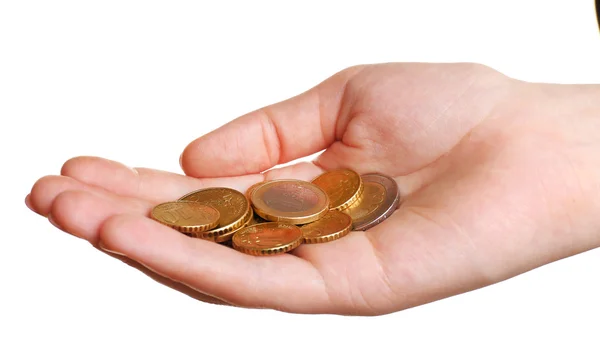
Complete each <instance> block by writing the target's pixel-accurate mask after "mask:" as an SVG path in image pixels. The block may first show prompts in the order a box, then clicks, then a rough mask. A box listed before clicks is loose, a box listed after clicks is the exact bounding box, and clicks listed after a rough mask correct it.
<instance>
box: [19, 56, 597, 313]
mask: <svg viewBox="0 0 600 339" xmlns="http://www.w3.org/2000/svg"><path fill="white" fill-rule="evenodd" d="M599 130H600V86H598V85H556V84H534V83H527V82H523V81H518V80H515V79H511V78H508V77H506V76H504V75H502V74H500V73H498V72H496V71H495V70H492V69H490V68H487V67H485V66H482V65H477V64H404V63H397V64H380V65H363V66H357V67H352V68H349V69H346V70H343V71H341V72H339V73H337V74H335V75H334V76H332V77H331V78H329V79H327V80H325V81H324V82H322V83H321V84H319V85H318V86H316V87H314V88H312V89H310V90H308V91H307V92H305V93H302V94H300V95H298V96H296V97H294V98H291V99H289V100H287V101H284V102H281V103H277V104H274V105H272V106H269V107H265V108H262V109H259V110H257V111H255V112H252V113H249V114H246V115H244V116H241V117H240V118H238V119H236V120H233V121H231V122H230V123H228V124H226V125H225V126H223V127H221V128H219V129H217V130H215V131H213V132H211V133H209V134H207V135H204V136H202V137H200V138H199V139H197V140H195V141H193V142H191V143H190V144H189V145H188V146H187V147H186V148H185V150H184V152H183V154H182V156H181V159H180V162H181V165H182V168H183V170H184V172H185V174H186V175H185V176H184V175H179V174H174V173H167V172H162V171H158V170H151V169H145V168H135V169H132V168H129V167H126V166H124V165H122V164H119V163H116V162H113V161H110V160H106V159H100V158H93V157H79V158H74V159H71V160H69V161H67V162H66V163H65V164H64V166H63V168H62V170H61V175H60V176H47V177H43V178H41V179H39V180H38V181H37V182H36V183H35V185H34V186H33V188H32V190H31V193H30V195H28V196H27V198H26V203H27V205H28V206H29V207H30V208H31V209H32V210H33V211H35V212H37V213H39V214H41V215H43V216H46V217H48V218H49V220H50V222H51V223H52V224H54V225H55V226H56V227H58V228H59V229H61V230H63V231H65V232H68V233H70V234H72V235H75V236H77V237H79V238H82V239H85V240H87V241H89V242H90V243H92V244H93V245H94V246H96V247H97V248H99V249H101V250H103V251H106V252H108V253H110V254H111V255H113V256H115V257H117V258H119V259H120V260H123V261H125V262H126V263H128V264H129V265H131V266H132V267H135V268H138V269H141V270H142V271H144V272H145V273H146V274H148V275H150V276H151V277H152V278H154V279H155V280H157V281H159V282H160V283H163V284H165V285H167V286H169V287H172V288H175V289H178V290H180V291H182V292H183V293H187V294H189V295H191V296H193V297H195V298H197V299H199V300H203V301H206V302H212V303H225V304H230V305H234V306H239V307H248V308H272V309H278V310H281V311H285V312H294V313H333V314H348V315H379V314H386V313H390V312H395V311H399V310H402V309H406V308H409V307H414V306H417V305H421V304H424V303H428V302H431V301H435V300H439V299H442V298H446V297H449V296H452V295H456V294H459V293H464V292H467V291H470V290H473V289H477V288H481V287H484V286H487V285H490V284H493V283H497V282H500V281H502V280H505V279H508V278H511V277H513V276H516V275H518V274H521V273H524V272H526V271H529V270H531V269H534V268H536V267H539V266H541V265H545V264H548V263H551V262H553V261H556V260H559V259H561V258H566V257H569V256H572V255H575V254H577V253H581V252H583V251H587V250H590V249H593V248H595V247H598V246H599V245H600V195H598V194H597V192H598V191H599V190H600V172H599V171H598V168H600V152H599V150H600V133H598V131H599ZM320 150H325V152H323V153H322V154H321V155H320V156H319V157H318V158H317V159H316V160H315V161H313V162H309V163H299V164H296V165H292V166H288V167H283V168H278V169H273V170H270V169H271V168H272V167H273V166H275V165H278V164H284V163H286V162H288V161H291V160H294V159H297V158H299V157H303V156H307V155H310V154H313V153H315V152H318V151H320ZM335 168H351V169H354V170H356V171H358V172H359V173H361V174H362V173H368V172H381V173H386V174H388V175H390V176H393V177H394V178H395V179H396V181H397V182H398V185H399V188H400V192H401V194H402V201H401V206H400V208H399V209H398V210H397V211H396V212H395V213H394V215H393V216H392V217H390V218H389V219H387V220H386V221H384V222H383V223H381V224H380V225H378V226H376V227H374V228H372V229H370V230H369V231H367V232H352V233H351V234H350V235H348V236H346V237H344V238H342V239H340V240H337V241H335V242H331V243H325V244H316V245H302V246H300V247H299V248H298V249H296V250H295V251H293V252H291V253H289V254H283V255H278V256H272V257H253V256H249V255H245V254H242V253H239V252H237V251H235V250H232V249H230V248H226V247H224V246H221V245H217V244H214V243H211V242H208V241H201V240H198V239H192V238H189V237H186V236H184V235H182V234H179V233H178V232H176V231H174V230H171V229H169V228H167V227H164V226H162V225H160V224H158V223H156V222H154V221H153V220H151V219H149V218H148V217H147V216H148V214H149V211H150V210H151V208H152V207H153V206H154V205H156V204H158V203H160V202H164V201H169V200H175V199H177V198H179V197H180V196H182V195H184V194H185V193H188V192H190V191H192V190H196V189H199V188H203V187H211V186H226V187H232V188H236V189H238V190H240V191H242V192H244V191H245V190H246V189H247V188H248V187H249V186H251V185H252V184H254V183H256V182H259V181H263V180H270V179H276V178H298V179H304V180H310V179H312V178H314V177H315V176H316V175H318V174H320V173H322V172H323V171H326V170H330V169H335ZM265 171H266V172H265ZM261 173H262V174H261Z"/></svg>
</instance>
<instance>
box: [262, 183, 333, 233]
mask: <svg viewBox="0 0 600 339" xmlns="http://www.w3.org/2000/svg"><path fill="white" fill-rule="evenodd" d="M250 200H251V202H252V206H253V207H254V211H255V212H256V214H258V215H259V216H260V217H261V218H263V219H265V220H269V221H277V222H286V223H290V224H295V225H300V224H307V223H310V222H313V221H315V220H318V219H319V218H321V217H322V216H323V215H325V214H326V213H327V211H328V210H329V198H328V197H327V193H325V192H324V191H323V190H322V189H321V188H319V187H318V186H316V185H314V184H312V183H309V182H306V181H301V180H291V179H286V180H273V181H268V182H265V183H264V184H262V185H260V186H258V187H257V188H256V189H255V190H254V191H253V192H252V195H251V197H250Z"/></svg>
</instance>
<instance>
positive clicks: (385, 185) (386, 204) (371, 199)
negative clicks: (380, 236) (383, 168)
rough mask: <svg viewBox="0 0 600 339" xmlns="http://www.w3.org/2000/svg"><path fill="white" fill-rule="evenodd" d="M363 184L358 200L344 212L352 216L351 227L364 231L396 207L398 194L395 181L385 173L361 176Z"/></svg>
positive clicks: (392, 211)
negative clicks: (363, 187) (362, 191)
mask: <svg viewBox="0 0 600 339" xmlns="http://www.w3.org/2000/svg"><path fill="white" fill-rule="evenodd" d="M362 180H363V182H364V185H365V189H364V193H363V194H362V197H361V198H360V200H359V201H358V202H357V203H355V204H353V205H352V206H350V207H349V208H348V209H347V210H345V211H344V212H345V213H348V215H350V217H352V229H353V230H355V231H366V230H368V229H370V228H372V227H374V226H375V225H377V224H379V223H381V222H382V221H384V220H385V219H387V218H388V217H389V216H391V215H392V214H393V213H394V211H395V210H396V209H397V208H398V204H399V201H400V195H399V191H398V185H397V184H396V181H395V180H394V179H393V178H391V177H388V176H386V175H382V174H377V173H372V174H365V175H363V176H362Z"/></svg>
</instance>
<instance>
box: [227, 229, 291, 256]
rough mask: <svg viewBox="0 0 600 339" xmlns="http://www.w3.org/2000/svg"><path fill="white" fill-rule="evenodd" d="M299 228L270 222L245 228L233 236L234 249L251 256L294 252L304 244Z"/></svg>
mask: <svg viewBox="0 0 600 339" xmlns="http://www.w3.org/2000/svg"><path fill="white" fill-rule="evenodd" d="M302 241H303V237H302V230H300V228H299V227H298V226H295V225H290V224H282V223H278V222H268V223H263V224H257V225H252V226H248V227H245V228H243V229H242V230H240V231H239V232H236V233H235V234H234V235H233V239H232V244H233V248H234V249H236V250H238V251H240V252H243V253H246V254H251V255H257V256H258V255H273V254H279V253H285V252H289V251H291V250H293V249H294V248H296V247H298V246H300V244H302Z"/></svg>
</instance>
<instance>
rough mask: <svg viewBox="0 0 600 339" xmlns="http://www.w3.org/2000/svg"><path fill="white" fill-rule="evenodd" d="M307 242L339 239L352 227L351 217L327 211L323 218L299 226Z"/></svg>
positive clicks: (313, 242) (314, 242) (315, 242)
mask: <svg viewBox="0 0 600 339" xmlns="http://www.w3.org/2000/svg"><path fill="white" fill-rule="evenodd" d="M300 229H301V230H302V234H303V236H304V242H305V243H307V244H317V243H323V242H329V241H333V240H336V239H339V238H341V237H343V236H345V235H347V234H348V233H350V230H351V229H352V218H350V216H349V215H348V214H346V213H343V212H339V211H329V212H328V213H327V214H326V215H325V216H324V217H323V218H321V219H319V220H317V221H315V222H311V223H310V224H307V225H304V226H302V227H301V228H300Z"/></svg>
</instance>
